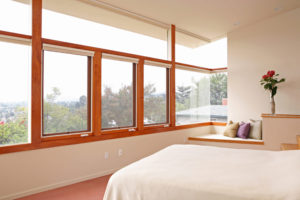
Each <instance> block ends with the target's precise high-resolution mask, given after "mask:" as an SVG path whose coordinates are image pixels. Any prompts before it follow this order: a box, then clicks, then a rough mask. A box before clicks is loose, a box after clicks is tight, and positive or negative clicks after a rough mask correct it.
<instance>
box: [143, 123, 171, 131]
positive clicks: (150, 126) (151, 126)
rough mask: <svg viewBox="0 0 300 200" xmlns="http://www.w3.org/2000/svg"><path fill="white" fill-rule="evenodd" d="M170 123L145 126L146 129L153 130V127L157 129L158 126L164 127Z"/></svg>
mask: <svg viewBox="0 0 300 200" xmlns="http://www.w3.org/2000/svg"><path fill="white" fill-rule="evenodd" d="M166 125H168V124H149V125H148V124H147V125H145V126H144V130H151V129H157V128H164V127H165V126H166Z"/></svg>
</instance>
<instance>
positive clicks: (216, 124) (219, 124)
mask: <svg viewBox="0 0 300 200" xmlns="http://www.w3.org/2000/svg"><path fill="white" fill-rule="evenodd" d="M210 124H211V125H213V126H226V125H227V123H226V122H210Z"/></svg>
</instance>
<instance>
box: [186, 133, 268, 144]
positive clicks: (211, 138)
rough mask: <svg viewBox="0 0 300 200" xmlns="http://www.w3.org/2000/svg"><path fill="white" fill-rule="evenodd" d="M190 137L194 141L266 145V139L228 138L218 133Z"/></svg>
mask: <svg viewBox="0 0 300 200" xmlns="http://www.w3.org/2000/svg"><path fill="white" fill-rule="evenodd" d="M188 139H189V140H193V141H202V142H222V143H238V144H256V145H264V141H262V140H254V139H241V138H228V139H227V137H225V136H223V135H218V134H210V135H203V136H194V137H189V138H188Z"/></svg>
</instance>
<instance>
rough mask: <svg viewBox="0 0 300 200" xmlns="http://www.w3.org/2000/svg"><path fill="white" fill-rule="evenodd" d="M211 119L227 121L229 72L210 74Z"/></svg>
mask: <svg viewBox="0 0 300 200" xmlns="http://www.w3.org/2000/svg"><path fill="white" fill-rule="evenodd" d="M210 104H211V110H210V119H211V121H219V122H227V73H216V74H211V76H210Z"/></svg>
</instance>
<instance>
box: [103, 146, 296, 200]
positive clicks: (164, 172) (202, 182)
mask: <svg viewBox="0 0 300 200" xmlns="http://www.w3.org/2000/svg"><path fill="white" fill-rule="evenodd" d="M196 199H197V200H236V199H238V200H245V199H247V200H248V199H253V200H261V199H263V200H267V199H270V200H279V199H286V200H300V151H297V150H295V151H280V152H275V151H258V150H245V149H243V150H241V149H227V148H218V147H209V146H198V145H172V146H169V147H167V148H165V149H163V150H161V151H159V152H157V153H155V154H153V155H151V156H149V157H147V158H144V159H142V160H140V161H137V162H135V163H133V164H131V165H129V166H127V167H125V168H123V169H121V170H119V171H118V172H116V173H115V174H114V175H113V176H112V177H111V178H110V180H109V183H108V186H107V190H106V192H105V195H104V200H196Z"/></svg>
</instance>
